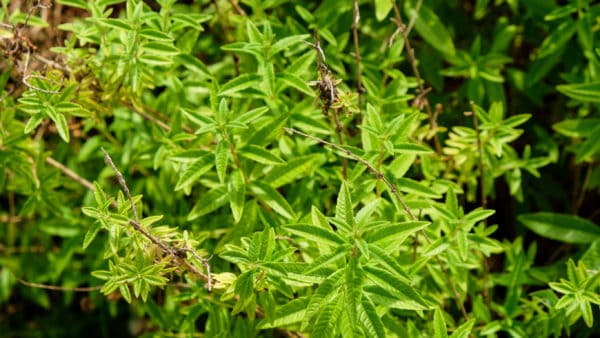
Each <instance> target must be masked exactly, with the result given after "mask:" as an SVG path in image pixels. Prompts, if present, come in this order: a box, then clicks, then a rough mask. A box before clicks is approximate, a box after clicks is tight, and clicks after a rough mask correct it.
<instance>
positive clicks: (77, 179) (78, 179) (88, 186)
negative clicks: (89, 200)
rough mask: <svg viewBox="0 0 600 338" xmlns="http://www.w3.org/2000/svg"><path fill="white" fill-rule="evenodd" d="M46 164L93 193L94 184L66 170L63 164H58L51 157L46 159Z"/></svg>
mask: <svg viewBox="0 0 600 338" xmlns="http://www.w3.org/2000/svg"><path fill="white" fill-rule="evenodd" d="M46 163H48V164H49V165H51V166H53V167H54V168H56V169H58V170H60V171H61V172H62V173H63V174H65V175H66V176H69V177H70V178H72V179H73V180H74V181H75V182H77V183H79V184H81V185H82V186H84V187H85V188H86V189H88V190H90V191H94V184H92V182H90V181H88V180H86V179H85V178H83V177H81V176H79V175H78V174H77V173H76V172H74V171H73V170H71V169H69V168H67V167H66V166H65V165H64V164H62V163H60V162H58V161H57V160H55V159H53V158H52V157H46Z"/></svg>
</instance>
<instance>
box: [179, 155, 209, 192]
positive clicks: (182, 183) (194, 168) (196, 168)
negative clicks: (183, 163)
mask: <svg viewBox="0 0 600 338" xmlns="http://www.w3.org/2000/svg"><path fill="white" fill-rule="evenodd" d="M214 164H215V162H214V160H213V154H211V153H207V154H205V155H204V156H202V157H200V158H199V159H197V160H196V161H194V162H193V163H192V164H191V165H189V166H188V167H187V168H186V169H185V171H184V172H183V174H181V176H180V177H179V180H178V181H177V184H176V185H175V191H178V190H181V189H184V188H185V187H187V186H189V185H191V184H193V183H194V182H196V180H198V179H199V178H200V177H201V176H202V175H204V173H206V172H207V171H209V170H210V168H212V167H213V165H214Z"/></svg>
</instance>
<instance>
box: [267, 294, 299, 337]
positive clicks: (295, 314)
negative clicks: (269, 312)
mask: <svg viewBox="0 0 600 338" xmlns="http://www.w3.org/2000/svg"><path fill="white" fill-rule="evenodd" d="M308 301H309V299H308V297H300V298H297V299H294V300H292V301H290V302H288V303H287V304H285V305H283V306H281V307H279V308H277V310H276V311H275V312H274V313H275V314H276V315H277V316H276V317H275V319H273V320H269V319H268V318H264V319H262V320H261V321H260V322H259V323H258V324H257V328H259V329H272V328H279V327H286V326H289V325H291V324H295V323H298V322H300V321H302V318H304V315H305V313H306V307H307V305H308Z"/></svg>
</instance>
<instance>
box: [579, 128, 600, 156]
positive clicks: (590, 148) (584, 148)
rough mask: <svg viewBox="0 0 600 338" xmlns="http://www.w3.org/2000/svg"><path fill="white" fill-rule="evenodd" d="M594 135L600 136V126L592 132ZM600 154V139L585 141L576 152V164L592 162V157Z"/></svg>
mask: <svg viewBox="0 0 600 338" xmlns="http://www.w3.org/2000/svg"><path fill="white" fill-rule="evenodd" d="M592 135H600V125H598V126H596V128H595V129H594V130H593V131H592ZM598 153H600V137H590V138H588V139H587V140H585V141H584V142H583V143H582V144H581V145H580V146H579V147H578V149H577V151H576V152H575V155H576V157H577V161H576V163H578V164H579V163H581V162H583V161H588V160H591V159H592V157H593V156H594V155H596V154H598Z"/></svg>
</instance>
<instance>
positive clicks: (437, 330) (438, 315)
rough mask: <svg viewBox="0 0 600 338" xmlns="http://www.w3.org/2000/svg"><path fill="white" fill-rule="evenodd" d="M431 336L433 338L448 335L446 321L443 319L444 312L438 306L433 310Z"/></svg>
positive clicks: (441, 337)
mask: <svg viewBox="0 0 600 338" xmlns="http://www.w3.org/2000/svg"><path fill="white" fill-rule="evenodd" d="M433 336H434V337H435V338H446V337H448V331H447V330H446V321H444V313H443V312H442V309H440V308H439V307H437V308H435V311H434V312H433Z"/></svg>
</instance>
